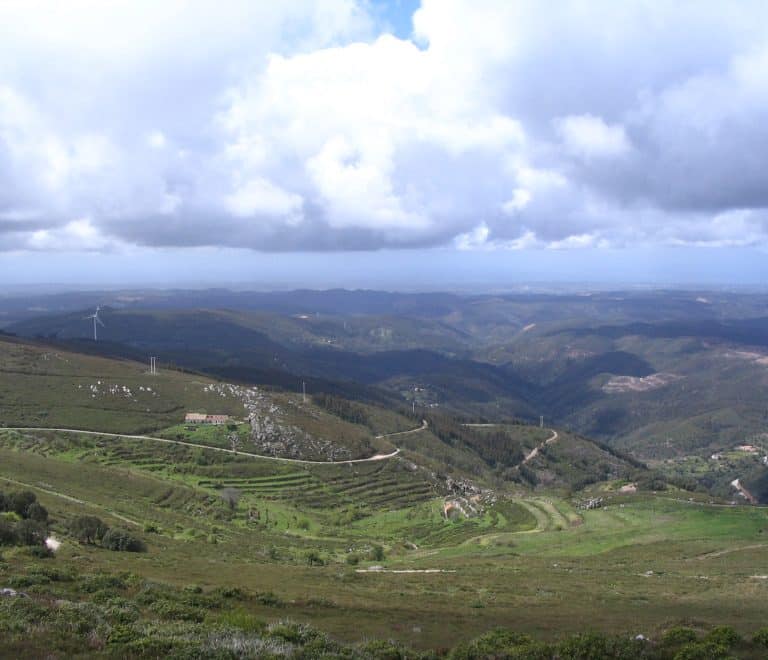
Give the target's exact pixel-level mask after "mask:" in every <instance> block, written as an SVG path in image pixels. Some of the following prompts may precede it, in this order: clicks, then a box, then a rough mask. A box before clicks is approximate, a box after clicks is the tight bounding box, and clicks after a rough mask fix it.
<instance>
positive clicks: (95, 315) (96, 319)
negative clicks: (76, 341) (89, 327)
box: [85, 305, 107, 341]
mask: <svg viewBox="0 0 768 660" xmlns="http://www.w3.org/2000/svg"><path fill="white" fill-rule="evenodd" d="M100 309H101V308H100V307H99V306H98V305H97V306H96V311H95V312H94V313H93V314H91V315H89V316H86V317H85V318H86V319H93V341H98V340H99V337H98V333H97V332H96V327H97V326H96V324H97V323H98V324H99V325H100V326H101V327H102V328H106V327H107V326H105V325H104V323H103V322H102V320H101V319H100V318H99V310H100Z"/></svg>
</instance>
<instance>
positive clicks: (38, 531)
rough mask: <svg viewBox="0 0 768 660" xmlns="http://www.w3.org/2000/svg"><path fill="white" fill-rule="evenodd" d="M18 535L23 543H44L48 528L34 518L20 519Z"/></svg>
mask: <svg viewBox="0 0 768 660" xmlns="http://www.w3.org/2000/svg"><path fill="white" fill-rule="evenodd" d="M16 536H18V538H19V543H21V544H22V545H43V544H44V543H45V537H46V536H48V530H47V529H46V528H45V526H44V525H42V524H40V523H39V522H35V521H34V520H20V521H19V522H17V523H16Z"/></svg>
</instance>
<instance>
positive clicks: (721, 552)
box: [688, 543, 768, 561]
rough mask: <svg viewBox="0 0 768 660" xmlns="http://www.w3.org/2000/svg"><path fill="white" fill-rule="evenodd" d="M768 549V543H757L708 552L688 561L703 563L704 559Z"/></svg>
mask: <svg viewBox="0 0 768 660" xmlns="http://www.w3.org/2000/svg"><path fill="white" fill-rule="evenodd" d="M765 547H768V543H755V544H754V545H742V546H740V547H738V548H726V549H725V550H717V551H715V552H708V553H707V554H704V555H699V556H698V557H691V558H690V559H688V561H692V560H694V559H695V560H698V561H701V560H703V559H714V558H716V557H722V556H723V555H729V554H731V553H732V552H741V551H743V550H759V549H760V548H765Z"/></svg>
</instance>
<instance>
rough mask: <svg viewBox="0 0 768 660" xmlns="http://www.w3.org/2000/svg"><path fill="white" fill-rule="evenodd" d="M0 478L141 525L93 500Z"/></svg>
mask: <svg viewBox="0 0 768 660" xmlns="http://www.w3.org/2000/svg"><path fill="white" fill-rule="evenodd" d="M0 480H2V481H7V482H9V483H12V484H16V485H17V486H23V487H24V488H32V489H33V490H38V491H40V492H41V493H45V494H46V495H51V496H52V497H58V498H60V499H62V500H67V501H68V502H74V503H75V504H81V505H82V506H88V507H91V508H93V509H101V510H102V511H105V512H106V513H108V514H109V515H110V516H112V517H113V518H117V519H118V520H122V521H123V522H125V523H128V524H129V525H134V526H136V527H141V525H140V524H139V523H137V522H136V521H135V520H131V519H130V518H126V517H125V516H121V515H120V514H119V513H115V512H114V511H112V510H111V509H108V508H107V507H105V506H101V505H100V504H94V503H93V502H86V501H85V500H80V499H78V498H76V497H72V496H71V495H66V494H65V493H60V492H59V491H57V490H50V489H48V488H43V487H42V486H36V485H35V484H28V483H25V482H24V481H17V480H16V479H10V478H9V477H0Z"/></svg>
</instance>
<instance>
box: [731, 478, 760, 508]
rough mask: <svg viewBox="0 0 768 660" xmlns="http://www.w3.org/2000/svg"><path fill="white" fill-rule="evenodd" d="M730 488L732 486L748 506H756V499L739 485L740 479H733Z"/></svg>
mask: <svg viewBox="0 0 768 660" xmlns="http://www.w3.org/2000/svg"><path fill="white" fill-rule="evenodd" d="M731 486H733V487H734V488H735V489H736V490H738V491H739V493H741V496H742V497H743V498H744V499H745V500H746V501H747V502H749V503H750V504H757V498H756V497H755V496H754V495H753V494H752V493H750V492H749V491H748V490H747V489H746V488H744V485H743V484H742V483H741V480H740V479H734V480H733V481H732V482H731Z"/></svg>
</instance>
